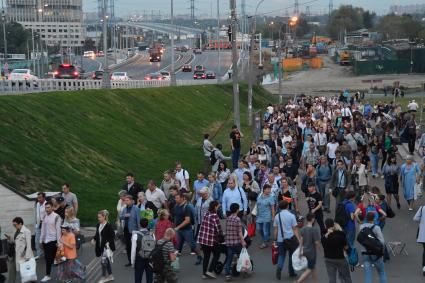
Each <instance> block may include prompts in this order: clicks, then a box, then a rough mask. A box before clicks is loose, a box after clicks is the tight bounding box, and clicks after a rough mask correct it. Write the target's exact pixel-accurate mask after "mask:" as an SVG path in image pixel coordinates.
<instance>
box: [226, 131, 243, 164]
mask: <svg viewBox="0 0 425 283" xmlns="http://www.w3.org/2000/svg"><path fill="white" fill-rule="evenodd" d="M229 138H230V148H231V149H232V166H233V170H235V169H236V168H238V161H239V156H240V154H241V138H243V135H242V133H241V132H240V131H239V129H238V126H236V125H234V126H233V127H232V131H231V132H230V135H229Z"/></svg>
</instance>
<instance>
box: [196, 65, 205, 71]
mask: <svg viewBox="0 0 425 283" xmlns="http://www.w3.org/2000/svg"><path fill="white" fill-rule="evenodd" d="M197 71H202V72H205V66H203V65H196V66H195V70H194V71H193V72H197Z"/></svg>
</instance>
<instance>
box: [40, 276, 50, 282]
mask: <svg viewBox="0 0 425 283" xmlns="http://www.w3.org/2000/svg"><path fill="white" fill-rule="evenodd" d="M50 280H52V277H50V276H48V275H46V276H44V277H43V279H41V280H40V282H47V281H50Z"/></svg>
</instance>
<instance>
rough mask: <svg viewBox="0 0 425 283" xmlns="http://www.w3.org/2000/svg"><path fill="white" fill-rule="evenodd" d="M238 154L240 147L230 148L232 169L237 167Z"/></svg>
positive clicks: (239, 153)
mask: <svg viewBox="0 0 425 283" xmlns="http://www.w3.org/2000/svg"><path fill="white" fill-rule="evenodd" d="M240 155H241V149H240V148H235V149H234V150H232V167H233V170H235V169H236V168H238V161H239V156H240Z"/></svg>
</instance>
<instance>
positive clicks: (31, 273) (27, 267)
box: [19, 258, 37, 283]
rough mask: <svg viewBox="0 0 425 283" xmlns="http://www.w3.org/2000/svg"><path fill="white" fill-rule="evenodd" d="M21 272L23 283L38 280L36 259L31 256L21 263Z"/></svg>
mask: <svg viewBox="0 0 425 283" xmlns="http://www.w3.org/2000/svg"><path fill="white" fill-rule="evenodd" d="M19 273H20V274H21V281H22V283H25V282H31V281H37V272H36V264H35V259H34V258H31V259H29V260H26V261H21V262H20V263H19Z"/></svg>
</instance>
